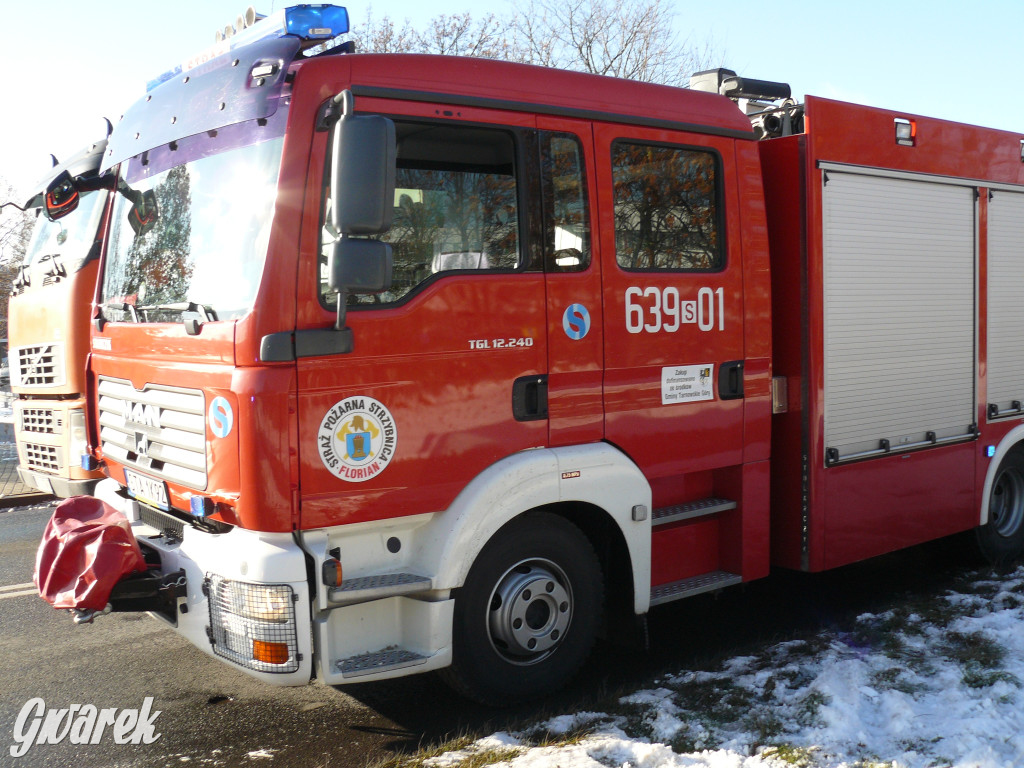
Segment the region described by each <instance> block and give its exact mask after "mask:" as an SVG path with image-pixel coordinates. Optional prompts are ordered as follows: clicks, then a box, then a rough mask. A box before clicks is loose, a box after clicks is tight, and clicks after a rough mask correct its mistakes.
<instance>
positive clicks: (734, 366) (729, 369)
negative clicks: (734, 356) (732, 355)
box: [718, 360, 743, 400]
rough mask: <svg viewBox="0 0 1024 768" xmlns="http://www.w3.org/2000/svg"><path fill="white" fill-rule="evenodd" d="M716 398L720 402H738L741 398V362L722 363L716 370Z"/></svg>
mask: <svg viewBox="0 0 1024 768" xmlns="http://www.w3.org/2000/svg"><path fill="white" fill-rule="evenodd" d="M718 397H719V398H720V399H722V400H739V399H740V398H741V397H743V361H742V360H732V361H730V362H728V363H722V366H721V367H720V368H719V369H718Z"/></svg>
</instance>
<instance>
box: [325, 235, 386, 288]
mask: <svg viewBox="0 0 1024 768" xmlns="http://www.w3.org/2000/svg"><path fill="white" fill-rule="evenodd" d="M391 259H392V256H391V245H390V244H389V243H382V242H381V241H380V240H363V239H357V238H351V237H343V238H341V239H340V240H338V241H337V242H336V243H335V244H334V246H333V247H332V249H331V253H330V257H329V258H328V260H327V287H328V288H330V289H331V291H332V292H334V293H339V294H340V293H341V292H342V291H351V292H352V293H380V292H381V291H386V290H388V289H389V288H390V287H391V271H392V270H391V263H392V262H391Z"/></svg>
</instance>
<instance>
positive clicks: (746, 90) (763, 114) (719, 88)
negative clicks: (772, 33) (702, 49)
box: [690, 69, 804, 139]
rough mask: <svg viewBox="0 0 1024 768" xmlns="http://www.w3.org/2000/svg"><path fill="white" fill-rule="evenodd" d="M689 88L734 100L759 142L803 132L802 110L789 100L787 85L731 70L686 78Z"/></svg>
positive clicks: (800, 106)
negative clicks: (750, 76)
mask: <svg viewBox="0 0 1024 768" xmlns="http://www.w3.org/2000/svg"><path fill="white" fill-rule="evenodd" d="M690 88H691V89H692V90H695V91H706V92H708V93H718V94H721V95H722V96H728V97H729V98H730V99H732V100H733V101H735V102H736V104H737V106H738V107H739V108H740V109H741V110H743V113H744V114H745V115H746V116H747V117H748V118H750V124H751V126H753V128H754V132H755V133H756V134H757V137H758V138H759V139H771V138H776V137H778V136H791V135H792V134H794V133H802V132H803V117H804V108H803V105H802V104H797V103H796V102H795V101H794V100H793V98H792V91H791V89H790V87H789V84H788V83H777V82H773V81H771V80H754V79H751V78H749V77H739V76H738V75H737V74H736V73H735V72H733V71H732V70H731V69H707V70H704V71H703V72H695V73H694V74H693V75H691V76H690Z"/></svg>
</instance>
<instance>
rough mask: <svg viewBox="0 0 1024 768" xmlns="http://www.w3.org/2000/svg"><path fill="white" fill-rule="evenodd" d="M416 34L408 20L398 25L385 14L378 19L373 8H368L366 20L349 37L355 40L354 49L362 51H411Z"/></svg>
mask: <svg viewBox="0 0 1024 768" xmlns="http://www.w3.org/2000/svg"><path fill="white" fill-rule="evenodd" d="M418 34H419V33H417V32H416V30H414V29H413V28H412V27H411V26H409V22H408V21H404V22H402V26H400V27H398V26H396V25H395V22H393V21H392V20H391V17H390V16H387V15H385V16H384V17H383V18H382V19H380V20H379V21H378V20H377V19H375V18H374V16H373V8H368V9H367V12H366V21H365V22H363V23H362V24H360V25H359V28H358V29H357V30H353V32H352V33H351V35H350V36H349V37H350V38H351V39H352V40H354V41H355V43H356V50H357V51H362V52H364V53H411V52H412V49H413V48H414V47H415V44H416V37H417V35H418Z"/></svg>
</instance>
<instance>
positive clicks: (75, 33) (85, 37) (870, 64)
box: [0, 0, 1024, 189]
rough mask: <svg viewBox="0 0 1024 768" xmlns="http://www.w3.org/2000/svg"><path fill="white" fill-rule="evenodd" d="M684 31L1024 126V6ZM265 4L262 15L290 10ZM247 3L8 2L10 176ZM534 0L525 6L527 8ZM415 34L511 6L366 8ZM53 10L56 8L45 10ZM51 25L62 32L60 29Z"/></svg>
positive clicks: (117, 103) (739, 54) (780, 2)
mask: <svg viewBox="0 0 1024 768" xmlns="http://www.w3.org/2000/svg"><path fill="white" fill-rule="evenodd" d="M668 2H670V4H671V7H672V8H673V10H674V11H675V14H676V23H677V26H678V29H679V32H680V34H681V36H682V37H684V38H687V37H688V38H689V39H690V40H691V41H693V42H695V43H699V44H704V43H705V42H708V41H710V42H711V44H712V46H713V47H714V48H715V50H717V51H718V52H719V53H720V54H721V59H722V63H723V64H725V65H726V66H728V67H730V68H731V69H734V70H736V71H737V72H739V73H740V74H742V75H747V76H749V77H755V78H760V79H767V80H783V81H786V82H788V83H790V84H791V85H792V87H793V92H794V94H795V95H802V94H807V93H811V94H815V95H818V96H826V97H830V98H837V99H844V100H849V101H856V102H860V103H865V104H871V105H874V106H880V107H888V108H892V109H898V110H902V111H905V112H907V113H909V114H923V115H931V116H936V117H943V118H948V119H954V120H960V121H962V122H968V123H975V124H980V125H988V126H992V127H996V128H1002V129H1004V130H1010V131H1019V132H1021V135H1022V136H1024V96H1022V94H1017V93H1016V89H1017V88H1018V87H1020V86H1019V85H1018V83H1019V82H1020V72H1021V69H1022V66H1021V65H1022V64H1024V54H1022V52H1021V48H1022V42H1021V41H1022V34H1021V31H1020V30H1021V28H1022V26H1024V0H989V1H986V0H976V2H974V3H968V2H964V0H956V1H954V0H935V1H933V2H922V1H921V0H903V2H895V1H893V0H889V1H888V2H881V1H880V0H857V2H842V3H837V2H832V0H813V1H810V0H798V1H795V2H785V0H776V2H774V3H770V2H765V1H764V0H756V1H755V0H711V1H710V2H709V0H699V2H691V1H690V0H668ZM274 3H275V4H274V5H272V4H271V3H269V2H268V3H263V4H259V3H256V8H257V10H258V11H260V12H269V11H270V10H272V9H274V8H275V7H276V8H281V7H283V6H284V5H286V4H287V3H286V2H284V0H274ZM245 5H246V3H245V1H244V0H177V2H168V3H149V2H138V0H131V1H129V0H104V2H102V3H85V2H82V1H81V0H48V2H45V3H38V2H36V3H30V2H18V3H16V4H15V3H14V2H8V3H6V7H5V8H4V13H3V24H2V26H0V65H2V66H3V71H4V72H5V73H6V75H7V76H6V77H5V78H4V96H5V98H4V109H3V112H2V113H0V176H2V177H4V178H6V179H7V180H8V181H10V182H11V183H13V184H14V185H15V186H16V187H19V188H22V189H25V188H27V186H29V185H31V184H33V183H34V182H35V181H36V180H38V179H39V178H40V177H41V176H43V175H44V174H45V173H46V171H47V169H48V167H49V153H51V152H53V153H55V154H57V156H58V157H59V158H61V159H63V158H65V157H67V156H68V155H69V154H70V153H72V152H74V151H75V150H77V149H78V148H79V147H81V146H83V145H85V144H86V143H88V142H90V141H93V140H95V139H96V138H98V137H100V136H101V135H102V131H103V128H104V125H103V121H102V118H103V117H109V118H110V119H111V120H112V121H114V122H116V121H117V118H118V117H119V116H120V115H121V113H122V112H123V111H124V109H125V108H126V107H127V106H128V105H129V104H130V103H131V102H132V101H134V100H135V99H136V98H138V97H139V96H141V95H142V94H143V92H144V88H145V82H146V80H147V79H149V78H152V77H153V76H154V75H156V74H158V73H160V72H162V71H164V70H166V69H169V68H170V67H171V66H173V65H175V64H177V63H179V62H180V61H181V60H182V59H184V58H186V57H188V56H191V55H192V54H194V53H197V52H199V51H200V50H202V49H204V48H206V47H207V46H208V45H209V44H211V43H212V41H213V33H214V30H216V29H218V28H223V26H224V25H225V24H227V23H229V22H230V21H231V20H233V19H234V18H235V17H236V16H237V15H238V14H239V13H241V12H242V11H244V9H245ZM523 5H525V3H520V6H523ZM371 6H372V8H373V12H374V15H375V17H380V16H383V15H385V14H387V15H390V16H391V17H392V18H393V19H395V20H403V19H406V18H407V19H409V20H410V21H411V22H412V23H413V24H414V26H420V27H422V26H424V24H425V22H426V21H427V20H428V19H429V18H431V17H432V16H435V15H437V14H441V13H455V12H461V11H465V10H471V11H473V13H474V14H476V15H480V14H481V13H483V12H486V11H494V12H497V13H504V12H510V11H511V10H512V9H513V8H514V7H515V6H513V5H512V4H511V3H509V2H506V1H505V0H498V1H497V2H491V3H488V4H480V3H479V2H477V3H472V2H469V0H434V2H430V3H426V2H423V1H422V0H387V2H377V1H374V2H369V1H367V0H359V2H351V3H349V4H348V8H349V14H350V17H351V20H352V24H353V27H356V26H357V25H358V24H359V23H360V21H361V20H362V19H365V18H366V13H367V9H368V8H369V7H371ZM41 9H42V11H41ZM47 30H52V32H51V33H49V34H48V33H47Z"/></svg>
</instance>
